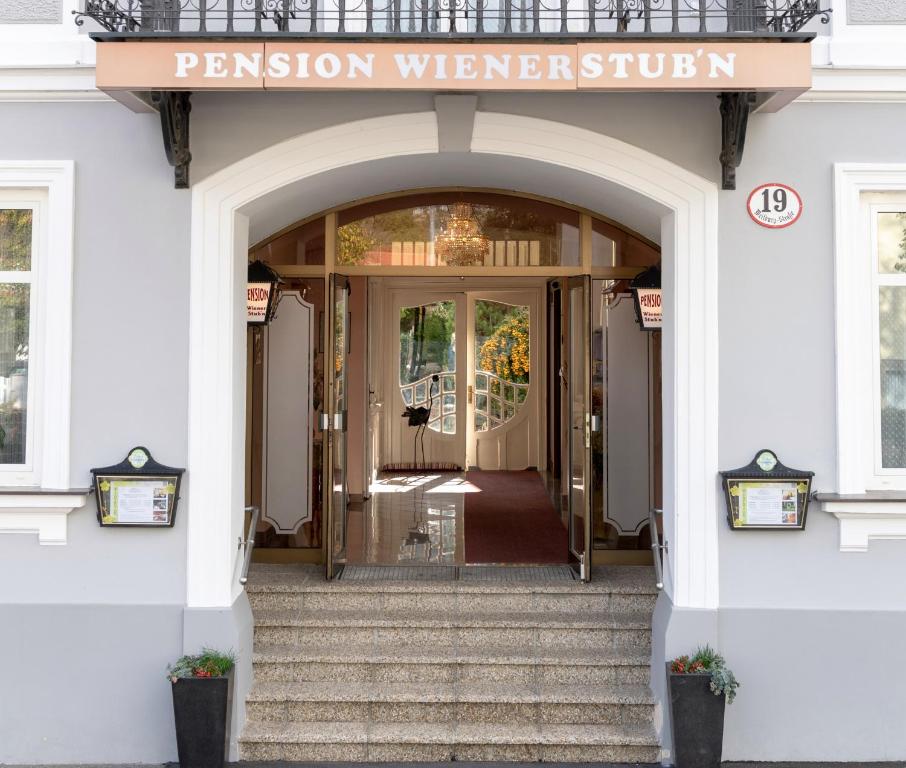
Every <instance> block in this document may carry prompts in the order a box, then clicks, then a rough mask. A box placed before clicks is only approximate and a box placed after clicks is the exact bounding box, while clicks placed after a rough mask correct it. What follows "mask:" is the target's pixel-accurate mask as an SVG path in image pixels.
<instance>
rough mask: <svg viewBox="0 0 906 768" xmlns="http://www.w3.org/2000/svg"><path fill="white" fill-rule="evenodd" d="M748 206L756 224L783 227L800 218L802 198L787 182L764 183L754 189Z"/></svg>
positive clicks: (771, 227) (775, 227)
mask: <svg viewBox="0 0 906 768" xmlns="http://www.w3.org/2000/svg"><path fill="white" fill-rule="evenodd" d="M747 207H748V210H749V216H751V217H752V221H754V222H755V223H756V224H760V225H761V226H762V227H767V228H768V229H783V228H784V227H789V226H790V225H791V224H795V223H796V222H797V221H798V220H799V217H800V216H801V215H802V198H801V197H799V193H798V192H797V191H796V190H795V189H793V188H792V187H788V186H787V185H786V184H777V183H771V184H762V185H761V186H759V187H755V189H753V190H752V192H751V194H750V195H749V200H748V202H747Z"/></svg>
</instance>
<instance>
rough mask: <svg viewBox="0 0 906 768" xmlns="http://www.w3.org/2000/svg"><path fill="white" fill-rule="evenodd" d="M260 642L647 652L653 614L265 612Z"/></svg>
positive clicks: (258, 620)
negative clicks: (599, 649) (518, 646)
mask: <svg viewBox="0 0 906 768" xmlns="http://www.w3.org/2000/svg"><path fill="white" fill-rule="evenodd" d="M255 642H256V643H268V644H282V645H286V644H298V645H306V644H309V643H313V642H318V643H321V644H324V643H327V644H352V645H366V644H378V645H380V644H406V645H422V646H426V647H436V646H443V645H465V646H472V647H477V646H485V645H502V644H506V645H523V646H536V647H551V648H577V647H579V648H585V647H602V648H603V647H607V648H625V647H632V648H637V649H640V650H648V648H650V642H651V616H650V614H647V613H643V612H631V613H612V612H607V613H587V614H564V613H539V614H530V615H529V614H510V615H507V614H502V613H466V614H451V613H449V612H441V611H438V612H415V613H412V612H372V611H319V612H317V613H308V612H304V613H303V612H301V611H260V612H259V613H258V615H257V616H256V619H255Z"/></svg>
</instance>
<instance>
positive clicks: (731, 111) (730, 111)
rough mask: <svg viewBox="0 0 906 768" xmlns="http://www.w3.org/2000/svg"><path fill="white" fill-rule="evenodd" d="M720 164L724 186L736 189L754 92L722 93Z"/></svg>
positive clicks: (753, 102)
mask: <svg viewBox="0 0 906 768" xmlns="http://www.w3.org/2000/svg"><path fill="white" fill-rule="evenodd" d="M719 98H720V128H721V130H720V139H721V150H720V166H721V169H722V185H721V186H722V188H723V189H736V169H737V168H738V167H739V164H740V163H741V162H742V152H743V150H744V149H745V145H746V126H747V125H748V123H749V111H750V110H751V108H752V106H753V105H754V104H755V94H754V93H722V94H720V97H719Z"/></svg>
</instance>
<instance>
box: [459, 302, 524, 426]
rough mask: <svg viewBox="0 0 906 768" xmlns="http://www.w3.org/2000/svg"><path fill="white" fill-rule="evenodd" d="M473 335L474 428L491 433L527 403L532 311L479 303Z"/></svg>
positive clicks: (476, 308)
mask: <svg viewBox="0 0 906 768" xmlns="http://www.w3.org/2000/svg"><path fill="white" fill-rule="evenodd" d="M472 332H473V337H472V341H473V347H474V350H475V351H474V357H475V360H474V362H475V367H474V373H473V376H472V382H471V384H472V387H473V399H472V403H473V412H474V413H473V422H472V426H473V428H474V429H475V431H476V432H488V431H490V430H492V429H496V428H497V427H502V426H503V425H504V424H506V423H507V422H508V421H510V420H511V419H513V418H514V417H515V416H516V413H517V412H518V411H519V410H520V408H522V406H523V405H524V404H525V401H526V400H527V399H528V394H529V384H530V377H531V343H530V331H529V307H528V305H525V304H505V303H503V302H499V301H489V300H487V299H476V300H475V303H474V325H473V331H472Z"/></svg>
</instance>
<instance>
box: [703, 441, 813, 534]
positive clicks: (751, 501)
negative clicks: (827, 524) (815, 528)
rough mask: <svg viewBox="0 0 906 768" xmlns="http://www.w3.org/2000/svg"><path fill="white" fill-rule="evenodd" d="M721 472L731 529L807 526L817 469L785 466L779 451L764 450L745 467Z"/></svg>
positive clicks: (779, 528) (778, 528) (794, 528)
mask: <svg viewBox="0 0 906 768" xmlns="http://www.w3.org/2000/svg"><path fill="white" fill-rule="evenodd" d="M720 474H721V476H722V477H723V486H724V494H725V496H726V500H727V523H728V524H729V526H730V528H731V529H732V530H734V531H742V530H766V529H767V530H780V531H782V530H793V531H801V530H803V529H804V528H805V518H806V514H807V513H808V501H809V494H810V493H811V487H812V477H814V474H815V473H814V472H808V471H804V470H799V469H791V468H790V467H786V466H784V465H783V464H781V463H780V461H779V459H778V458H777V454H776V453H774V452H773V451H770V450H767V449H765V450H761V451H759V452H758V453H756V454H755V458H753V459H752V461H751V462H750V463H749V464H747V465H746V466H745V467H740V468H739V469H733V470H729V471H727V472H721V473H720Z"/></svg>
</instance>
